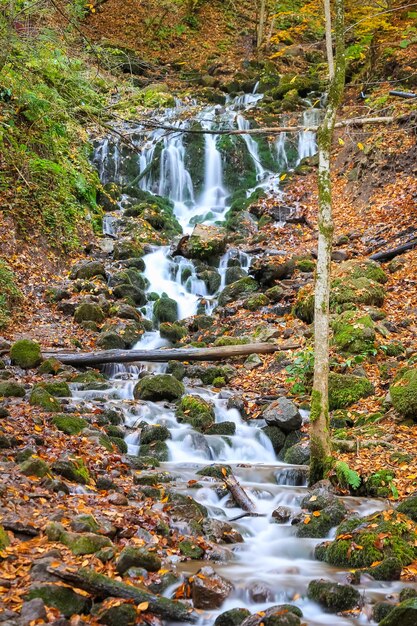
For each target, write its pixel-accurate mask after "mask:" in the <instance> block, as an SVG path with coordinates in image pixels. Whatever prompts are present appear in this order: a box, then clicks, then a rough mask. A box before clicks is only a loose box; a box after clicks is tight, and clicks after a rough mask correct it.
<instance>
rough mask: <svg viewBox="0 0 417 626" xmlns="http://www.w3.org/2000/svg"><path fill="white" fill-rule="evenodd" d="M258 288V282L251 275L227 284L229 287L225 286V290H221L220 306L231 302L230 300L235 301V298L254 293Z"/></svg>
mask: <svg viewBox="0 0 417 626" xmlns="http://www.w3.org/2000/svg"><path fill="white" fill-rule="evenodd" d="M258 289H259V285H258V283H257V282H256V280H254V279H253V278H251V277H250V276H246V277H245V278H240V279H239V280H237V281H236V282H234V283H231V284H230V285H227V287H225V288H224V289H223V291H221V292H220V295H219V306H225V305H226V304H229V302H233V301H234V300H237V299H238V298H240V297H242V296H245V295H248V294H250V293H253V292H254V291H257V290H258Z"/></svg>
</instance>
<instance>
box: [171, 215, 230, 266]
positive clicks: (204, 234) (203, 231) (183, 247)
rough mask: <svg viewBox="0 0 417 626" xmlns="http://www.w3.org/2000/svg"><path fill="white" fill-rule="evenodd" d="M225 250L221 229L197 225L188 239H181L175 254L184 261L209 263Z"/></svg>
mask: <svg viewBox="0 0 417 626" xmlns="http://www.w3.org/2000/svg"><path fill="white" fill-rule="evenodd" d="M225 250H226V237H225V231H224V229H223V228H219V227H218V226H212V225H205V224H198V225H197V226H196V227H195V228H194V230H193V232H192V233H191V235H190V236H189V237H183V238H182V240H181V242H180V245H179V248H178V251H177V253H179V254H181V255H182V256H184V257H185V258H186V259H198V260H200V261H211V260H213V259H215V258H216V257H218V256H220V255H221V254H223V252H224V251H225Z"/></svg>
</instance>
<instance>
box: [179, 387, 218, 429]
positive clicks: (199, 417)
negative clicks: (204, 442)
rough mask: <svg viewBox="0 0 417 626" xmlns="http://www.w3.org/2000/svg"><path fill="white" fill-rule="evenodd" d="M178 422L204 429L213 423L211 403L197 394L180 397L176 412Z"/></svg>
mask: <svg viewBox="0 0 417 626" xmlns="http://www.w3.org/2000/svg"><path fill="white" fill-rule="evenodd" d="M176 416H177V420H178V421H179V422H186V423H188V424H191V426H192V427H193V428H194V429H195V430H199V431H206V430H207V429H208V428H210V427H211V426H213V424H214V419H215V418H214V408H213V405H212V404H211V403H210V402H208V401H207V400H204V399H203V398H200V397H198V396H192V395H187V396H183V397H182V398H181V401H180V403H179V405H178V409H177V412H176Z"/></svg>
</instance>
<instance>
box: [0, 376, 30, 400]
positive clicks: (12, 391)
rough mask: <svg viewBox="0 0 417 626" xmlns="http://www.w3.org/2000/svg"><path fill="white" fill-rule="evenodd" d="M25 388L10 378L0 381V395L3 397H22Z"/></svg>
mask: <svg viewBox="0 0 417 626" xmlns="http://www.w3.org/2000/svg"><path fill="white" fill-rule="evenodd" d="M25 393H26V392H25V388H24V387H23V385H19V383H15V382H13V381H10V380H6V381H1V382H0V396H1V397H4V398H23V397H24V395H25Z"/></svg>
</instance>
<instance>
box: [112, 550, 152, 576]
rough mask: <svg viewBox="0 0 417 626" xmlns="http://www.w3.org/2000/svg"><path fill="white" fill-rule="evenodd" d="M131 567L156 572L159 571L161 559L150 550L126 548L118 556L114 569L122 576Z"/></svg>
mask: <svg viewBox="0 0 417 626" xmlns="http://www.w3.org/2000/svg"><path fill="white" fill-rule="evenodd" d="M131 567H143V568H144V569H146V570H147V571H148V572H157V571H158V570H159V569H161V559H160V558H159V557H158V555H157V554H156V553H155V552H151V551H150V550H146V549H144V548H135V547H133V546H127V547H126V548H123V550H122V551H121V553H120V555H119V558H118V560H117V563H116V569H117V571H118V572H119V574H124V573H125V572H127V570H128V569H130V568H131Z"/></svg>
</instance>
